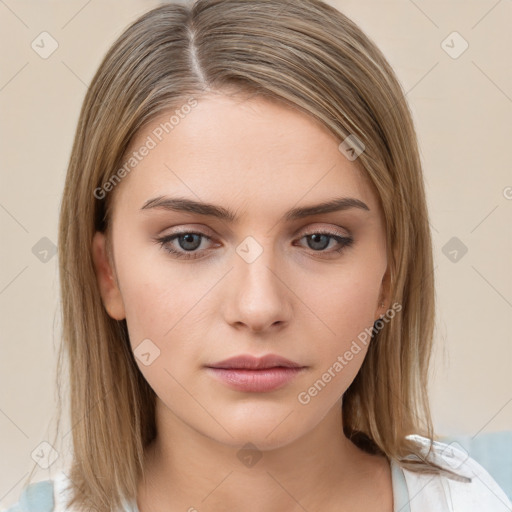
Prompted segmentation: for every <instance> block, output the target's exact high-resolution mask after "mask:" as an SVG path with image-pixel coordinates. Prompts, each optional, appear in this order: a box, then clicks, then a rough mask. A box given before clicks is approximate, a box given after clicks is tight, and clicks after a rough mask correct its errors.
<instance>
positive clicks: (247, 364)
mask: <svg viewBox="0 0 512 512" xmlns="http://www.w3.org/2000/svg"><path fill="white" fill-rule="evenodd" d="M206 369H207V371H208V372H209V374H210V375H211V376H212V377H214V378H216V379H217V380H219V381H221V382H222V383H224V384H225V385H227V386H228V387H230V388H232V389H235V390H237V391H243V392H256V393H262V392H269V391H274V390H277V389H280V388H282V387H284V386H286V385H287V384H289V383H290V382H291V381H292V380H293V379H294V378H295V377H296V376H297V375H299V374H300V373H302V372H303V371H304V370H305V369H306V366H302V365H300V364H299V363H296V362H295V361H291V360H290V359H286V358H284V357H281V356H278V355H276V354H268V355H266V356H263V357H254V356H251V355H241V356H235V357H231V358H229V359H225V360H224V361H220V362H218V363H214V364H212V365H208V366H206Z"/></svg>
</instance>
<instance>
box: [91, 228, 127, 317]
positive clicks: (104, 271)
mask: <svg viewBox="0 0 512 512" xmlns="http://www.w3.org/2000/svg"><path fill="white" fill-rule="evenodd" d="M92 258H93V262H94V267H95V270H96V279H97V281H98V287H99V289H100V294H101V299H102V301H103V305H104V306H105V309H106V310H107V313H108V314H109V316H110V317H112V318H113V319H114V320H123V319H124V318H126V315H125V311H124V304H123V298H122V296H121V291H120V290H119V287H118V284H117V279H116V277H115V272H114V270H113V268H112V266H113V265H112V264H111V261H110V258H109V254H108V251H107V239H106V236H105V234H104V233H101V232H100V231H97V232H96V233H95V234H94V237H93V240H92Z"/></svg>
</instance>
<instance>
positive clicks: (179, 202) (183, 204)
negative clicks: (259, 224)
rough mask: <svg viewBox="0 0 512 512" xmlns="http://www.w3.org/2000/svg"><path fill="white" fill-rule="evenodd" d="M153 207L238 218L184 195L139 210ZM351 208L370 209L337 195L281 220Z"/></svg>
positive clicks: (157, 200) (159, 199)
mask: <svg viewBox="0 0 512 512" xmlns="http://www.w3.org/2000/svg"><path fill="white" fill-rule="evenodd" d="M153 208H158V209H164V210H170V211H175V212H186V213H196V214H199V215H208V216H210V217H216V218H218V219H221V220H225V221H228V222H236V221H237V220H238V219H237V217H236V214H235V213H234V212H232V211H231V210H228V209H226V208H224V207H223V206H218V205H215V204H210V203H203V202H200V201H194V200H193V199H187V198H184V197H174V198H171V197H165V196H159V197H155V198H153V199H149V200H148V201H146V202H145V203H144V205H143V206H142V208H141V210H149V209H153ZM353 208H358V209H361V210H365V211H370V208H368V206H367V205H366V204H365V203H363V202H362V201H360V200H359V199H356V198H355V197H339V198H336V199H331V200H330V201H327V202H324V203H319V204H314V205H311V206H304V207H301V208H292V209H291V210H288V211H287V212H286V213H285V214H284V216H283V220H286V221H292V220H298V219H303V218H305V217H312V216H313V215H319V214H324V213H332V212H338V211H343V210H350V209H353Z"/></svg>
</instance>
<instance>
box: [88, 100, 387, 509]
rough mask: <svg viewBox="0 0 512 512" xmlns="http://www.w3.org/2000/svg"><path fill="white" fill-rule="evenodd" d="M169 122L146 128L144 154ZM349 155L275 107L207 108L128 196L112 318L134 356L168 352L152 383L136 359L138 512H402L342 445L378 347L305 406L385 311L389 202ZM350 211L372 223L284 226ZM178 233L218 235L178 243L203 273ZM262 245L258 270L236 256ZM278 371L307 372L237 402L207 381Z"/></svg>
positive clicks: (119, 228) (106, 299)
mask: <svg viewBox="0 0 512 512" xmlns="http://www.w3.org/2000/svg"><path fill="white" fill-rule="evenodd" d="M168 118H169V114H166V115H164V116H162V117H161V118H159V119H156V120H155V121H154V122H152V123H151V124H149V125H148V126H146V127H144V128H143V129H142V130H141V131H140V132H139V133H138V134H137V136H136V137H135V139H134V141H133V142H132V144H131V148H130V150H131V149H133V148H138V147H140V146H141V145H142V144H143V143H144V141H145V140H146V139H147V136H148V135H150V134H151V133H152V130H153V129H154V128H155V127H157V126H158V125H159V123H160V122H162V120H166V119H168ZM339 142H340V141H339V140H337V139H336V137H334V136H333V135H332V134H331V133H330V132H328V131H327V130H326V129H325V128H324V127H323V126H322V125H321V124H320V123H319V122H317V121H316V120H315V119H313V118H312V117H310V116H307V115H306V114H303V113H302V112H299V111H297V110H292V109H290V108H289V107H286V106H282V105H280V104H278V103H276V102H270V101H269V100H263V99H258V98H252V99H250V100H247V99H240V98H236V97H235V96H228V95H226V94H220V93H216V94H214V93H209V94H208V95H206V96H203V97H201V98H199V99H198V105H197V106H196V107H195V108H194V109H193V110H192V112H191V113H190V114H188V115H187V116H185V117H184V119H181V120H180V122H179V125H177V126H176V127H175V128H174V130H173V131H172V132H171V133H169V134H168V135H166V136H165V137H164V138H163V140H162V141H161V142H160V143H159V144H158V145H157V146H156V147H155V148H154V149H152V150H151V151H150V152H149V154H148V155H147V156H146V157H145V158H144V159H143V160H142V161H141V162H140V163H138V165H137V166H136V167H135V168H134V169H133V170H132V171H131V173H130V174H128V175H127V176H126V177H125V178H123V180H122V182H121V183H120V184H119V185H117V188H116V189H115V191H114V193H115V195H114V198H113V199H114V203H113V215H112V219H111V220H112V233H111V236H112V238H111V241H110V242H111V246H112V252H111V253H109V245H108V244H106V238H105V235H104V234H103V233H99V232H98V233H96V235H95V237H94V241H93V257H94V262H95V265H96V272H97V276H98V284H99V287H100V291H101V296H102V299H103V303H104V305H105V308H106V310H107V312H108V313H109V315H110V316H111V317H113V318H115V319H117V320H121V319H126V322H127V325H128V330H129V334H130V342H131V345H132V348H133V349H134V351H135V350H136V348H137V347H138V345H139V344H140V343H141V342H142V341H143V340H145V339H150V340H151V343H152V345H151V346H152V347H158V349H159V350H160V355H159V356H158V357H156V359H154V360H153V361H152V362H151V364H149V365H145V364H143V363H142V362H141V360H140V359H139V358H137V357H136V361H137V364H138V366H139V368H140V371H141V372H142V374H143V375H144V377H145V378H146V380H147V381H148V383H149V384H150V385H151V387H152V388H153V390H154V391H155V393H156V395H157V413H156V421H157V429H158V436H157V438H156V440H155V442H154V443H153V444H152V445H151V446H150V447H149V448H148V450H147V455H146V469H147V475H148V478H147V480H145V481H144V480H141V482H140V485H139V489H138V497H137V504H138V507H139V510H140V511H141V512H150V511H155V512H156V511H163V510H166V511H174V510H180V511H186V510H190V511H193V510H198V511H200V512H203V511H215V512H219V511H228V510H235V509H236V510H244V511H246V512H256V511H258V512H260V511H261V510H265V511H267V512H274V511H275V512H277V511H279V512H282V511H299V510H300V511H303V510H304V509H306V510H327V511H330V510H333V511H334V510H336V511H338V512H339V511H349V510H350V511H352V512H354V511H356V512H357V511H359V510H361V511H363V510H364V511H367V510H379V511H383V512H390V511H392V490H391V473H390V468H389V463H388V461H387V460H386V459H385V458H384V457H380V456H372V455H369V454H367V453H365V452H363V451H362V450H360V449H359V448H357V447H356V446H355V445H354V444H353V443H352V442H350V441H349V440H348V439H347V438H346V437H345V436H344V435H343V432H342V418H341V400H342V395H343V393H344V391H345V390H346V389H347V388H348V386H349V385H350V383H351V382H352V381H353V379H354V377H355V376H356V374H357V372H358V371H359V369H360V367H361V364H362V362H363V359H364V356H365V355H366V352H367V346H364V345H362V344H360V345H361V348H362V350H361V351H360V352H358V353H357V354H356V355H354V357H353V359H352V360H351V361H350V362H348V363H347V364H346V366H344V368H343V370H342V371H341V372H339V373H337V374H336V376H335V377H334V378H332V380H331V382H329V383H328V384H327V385H326V386H325V388H324V389H322V391H321V392H319V393H318V394H317V395H316V396H314V397H312V398H311V401H310V402H309V403H308V404H307V405H303V404H301V403H300V402H299V401H298V398H297V397H298V394H299V393H300V392H301V391H305V390H306V391H307V390H308V389H309V388H310V387H311V386H312V384H313V383H314V382H315V381H316V380H317V379H319V378H321V376H322V374H323V373H324V372H325V371H326V370H327V369H328V368H329V367H332V365H333V363H334V362H335V361H336V360H337V358H338V356H339V355H342V354H344V353H345V352H346V351H347V350H348V349H349V348H350V346H351V343H352V342H353V340H356V339H357V336H358V334H360V333H361V332H363V331H364V329H365V328H369V329H371V327H372V326H373V323H374V321H375V320H377V319H378V318H379V316H381V315H383V314H384V313H385V311H386V309H387V308H388V307H389V304H388V302H387V300H388V292H389V282H388V277H389V276H388V272H387V268H388V267H387V258H386V237H385V225H384V220H383V215H382V211H381V209H380V205H379V202H378V196H377V195H376V193H375V191H374V190H373V189H372V187H371V186H370V184H369V182H368V180H367V179H365V176H364V174H363V173H362V172H361V169H360V168H359V166H358V165H357V161H350V160H348V159H347V158H346V157H345V156H344V154H342V153H341V152H340V151H339V149H338V144H339ZM111 193H112V192H111ZM157 196H169V197H176V196H180V197H186V198H190V199H194V200H199V201H204V202H208V203H214V204H217V205H221V206H223V207H224V208H228V209H230V210H232V211H233V212H234V213H235V214H236V216H237V217H238V220H237V221H236V222H229V221H226V220H219V219H217V218H213V217H209V216H206V215H200V214H196V213H184V212H176V211H169V210H165V209H162V208H152V209H141V208H142V206H143V205H144V203H145V202H146V201H148V200H149V199H152V198H154V197H157ZM343 196H344V197H353V198H357V199H359V200H360V201H363V202H364V203H365V204H366V205H367V206H368V208H369V211H366V210H363V209H358V208H351V209H348V210H344V211H337V212H331V213H324V214H318V215H315V216H310V217H306V218H302V219H299V220H294V221H286V220H283V219H282V217H283V215H284V213H285V212H286V211H288V210H289V209H291V208H294V207H303V206H309V205H313V204H317V203H321V202H325V201H328V200H331V199H334V198H337V197H343ZM178 230H188V231H189V232H201V233H204V235H206V237H205V238H202V239H201V238H196V239H195V240H190V238H189V239H188V245H187V243H186V242H187V241H186V240H185V241H184V240H183V239H181V245H180V239H175V240H174V241H172V242H168V243H167V246H171V247H173V248H174V249H176V250H178V251H181V252H182V253H186V252H187V251H186V249H187V248H190V247H191V246H192V245H193V246H194V247H198V248H197V249H194V250H192V251H191V252H195V253H196V254H199V257H198V258H197V259H188V260H187V259H179V258H176V257H175V256H174V255H173V254H170V253H169V252H166V250H165V249H164V248H163V247H162V245H160V244H159V243H158V242H155V240H154V239H155V238H157V237H161V236H164V235H169V234H173V233H176V231H178ZM319 230H320V231H322V230H326V231H328V232H330V233H332V234H333V235H341V236H350V237H353V239H354V243H353V244H352V245H351V246H348V247H344V248H343V249H342V251H341V252H336V251H335V249H336V248H339V247H340V245H339V244H338V243H337V241H336V239H334V238H329V237H327V238H323V239H321V240H318V239H317V241H316V245H315V243H314V240H311V237H307V236H306V235H311V234H314V233H318V231H319ZM248 236H251V237H253V238H254V239H255V240H256V241H257V243H258V244H259V246H260V247H261V249H262V253H261V255H260V256H259V257H258V258H257V259H256V260H255V261H252V262H251V263H248V262H247V261H246V260H244V259H243V258H242V257H240V256H239V254H238V253H237V252H236V249H237V247H238V246H240V244H241V243H242V242H243V241H244V239H245V238H246V237H248ZM208 237H209V238H208ZM199 242H200V243H199ZM194 243H195V245H194ZM322 244H323V245H322ZM319 247H320V248H319ZM381 302H384V307H379V304H380V303H381ZM152 350H153V349H152ZM267 353H275V354H279V355H281V356H284V357H286V358H288V359H291V360H293V361H296V362H298V363H300V364H301V365H303V366H306V367H307V368H306V369H305V370H304V371H303V372H302V373H300V374H299V375H297V376H296V377H295V379H294V380H293V381H292V382H290V383H289V384H287V385H286V386H285V387H284V388H281V389H279V390H275V391H272V392H267V393H249V392H242V391H235V390H233V389H231V388H229V387H227V386H226V385H225V384H224V383H222V382H220V381H218V380H216V379H214V378H212V377H211V376H210V375H209V374H208V372H207V371H206V370H205V368H204V365H207V364H212V363H214V362H218V361H221V360H223V359H225V358H227V357H231V356H234V355H238V354H253V355H256V356H260V355H263V354H267ZM246 443H252V444H253V445H255V446H256V447H257V450H258V455H259V456H261V458H259V460H258V461H257V462H256V464H253V465H252V466H248V465H246V464H244V463H243V462H242V461H241V460H240V458H239V457H238V456H237V455H238V454H239V450H240V449H241V448H243V447H244V445H246Z"/></svg>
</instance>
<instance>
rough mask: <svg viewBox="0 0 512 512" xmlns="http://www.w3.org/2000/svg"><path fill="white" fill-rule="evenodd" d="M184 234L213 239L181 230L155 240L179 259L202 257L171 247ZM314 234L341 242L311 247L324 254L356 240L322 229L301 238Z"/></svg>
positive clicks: (196, 252) (343, 247) (345, 246)
mask: <svg viewBox="0 0 512 512" xmlns="http://www.w3.org/2000/svg"><path fill="white" fill-rule="evenodd" d="M184 235H197V236H200V237H202V238H205V239H207V240H211V238H210V237H209V236H207V235H205V234H204V233H201V232H195V231H181V232H177V233H173V234H172V235H166V236H163V237H160V238H155V239H154V240H155V242H157V243H158V244H160V246H161V248H163V249H164V250H165V251H167V252H168V253H171V254H172V255H173V256H175V257H176V258H178V259H185V260H192V259H198V258H200V257H201V256H200V255H199V256H197V254H200V253H199V252H198V251H197V250H196V251H188V252H182V251H178V250H176V249H174V248H171V247H170V246H169V245H168V244H169V242H172V241H173V240H175V239H177V238H178V237H180V236H184ZM312 235H325V236H328V237H330V238H333V239H334V240H336V241H337V242H338V243H339V244H341V246H340V247H339V248H338V249H334V250H333V251H325V250H320V251H315V250H313V249H311V251H312V252H314V253H319V254H322V253H326V254H332V253H333V252H334V253H341V252H342V251H343V250H344V249H345V248H348V247H350V246H351V245H352V244H353V242H354V239H353V238H352V237H347V236H340V235H339V234H337V233H332V232H330V231H322V230H320V231H313V232H311V233H306V234H304V235H302V236H301V237H300V238H299V240H301V239H302V238H305V237H308V236H312Z"/></svg>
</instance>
